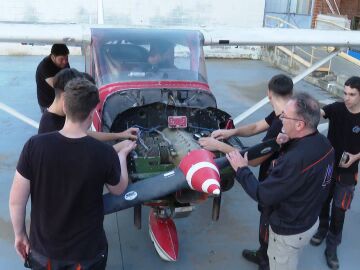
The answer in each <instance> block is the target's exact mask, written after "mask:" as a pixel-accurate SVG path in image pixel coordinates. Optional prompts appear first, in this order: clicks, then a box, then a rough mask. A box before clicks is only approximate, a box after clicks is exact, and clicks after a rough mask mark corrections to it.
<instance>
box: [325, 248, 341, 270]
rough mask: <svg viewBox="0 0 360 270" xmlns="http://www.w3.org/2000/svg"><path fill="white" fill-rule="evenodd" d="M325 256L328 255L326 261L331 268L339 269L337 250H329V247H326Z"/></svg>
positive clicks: (333, 269)
mask: <svg viewBox="0 0 360 270" xmlns="http://www.w3.org/2000/svg"><path fill="white" fill-rule="evenodd" d="M325 257H326V263H327V265H328V266H329V268H330V269H332V270H336V269H339V259H338V257H337V254H336V251H335V252H329V250H328V249H325Z"/></svg>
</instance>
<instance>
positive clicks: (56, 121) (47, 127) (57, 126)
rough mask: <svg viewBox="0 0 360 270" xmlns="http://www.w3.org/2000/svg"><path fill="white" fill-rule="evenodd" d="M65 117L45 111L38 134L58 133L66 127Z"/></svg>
mask: <svg viewBox="0 0 360 270" xmlns="http://www.w3.org/2000/svg"><path fill="white" fill-rule="evenodd" d="M65 119H66V117H65V116H62V115H58V114H55V113H52V112H49V111H48V110H45V111H44V113H43V115H42V116H41V119H40V124H39V130H38V134H42V133H47V132H52V131H58V130H61V129H62V128H63V127H64V124H65Z"/></svg>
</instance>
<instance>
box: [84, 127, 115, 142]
mask: <svg viewBox="0 0 360 270" xmlns="http://www.w3.org/2000/svg"><path fill="white" fill-rule="evenodd" d="M87 135H89V136H90V137H93V138H94V139H96V140H98V141H102V142H104V141H113V140H117V139H118V138H119V135H117V133H107V132H96V131H91V130H88V131H87Z"/></svg>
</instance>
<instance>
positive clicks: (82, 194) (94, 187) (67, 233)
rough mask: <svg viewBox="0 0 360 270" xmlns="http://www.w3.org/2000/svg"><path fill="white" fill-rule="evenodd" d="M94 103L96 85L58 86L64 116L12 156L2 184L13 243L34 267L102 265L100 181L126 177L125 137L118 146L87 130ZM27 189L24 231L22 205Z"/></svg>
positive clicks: (121, 181) (115, 187) (117, 186)
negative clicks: (9, 179)
mask: <svg viewBox="0 0 360 270" xmlns="http://www.w3.org/2000/svg"><path fill="white" fill-rule="evenodd" d="M98 102H99V93H98V89H97V88H96V86H94V85H93V84H92V83H90V82H89V81H87V80H85V79H74V80H72V81H71V82H69V83H68V85H67V86H66V91H65V96H64V108H65V111H66V122H65V125H64V127H63V128H62V129H61V130H60V131H56V132H51V133H46V134H40V135H36V136H33V137H31V138H30V139H29V140H28V141H27V142H26V144H25V146H24V148H23V151H22V153H21V155H20V158H19V161H18V164H17V168H16V173H15V176H14V181H13V185H12V188H11V191H10V201H9V206H10V215H11V220H12V223H13V228H14V233H15V248H16V251H17V252H18V254H19V255H20V256H21V257H22V258H23V259H24V260H25V259H27V258H28V260H29V261H30V263H31V264H32V267H33V268H34V269H65V268H66V269H105V267H106V260H107V240H106V236H105V232H104V228H103V219H104V214H103V210H104V209H103V199H102V194H103V187H104V185H106V187H107V188H108V189H109V191H110V192H111V193H113V194H121V193H122V192H123V191H124V190H125V189H126V187H127V184H128V173H127V167H126V157H127V155H128V153H129V152H130V151H131V150H132V149H134V148H135V146H136V144H135V142H131V141H127V143H126V145H124V147H123V148H122V149H121V151H120V152H119V153H116V152H115V150H114V149H113V148H112V147H111V146H109V145H106V144H104V143H102V142H99V141H97V140H95V139H94V138H91V137H89V136H87V134H86V131H87V130H88V128H89V126H90V125H91V120H92V116H93V113H94V111H95V107H96V105H97V104H98ZM29 195H30V196H31V225H30V238H28V234H27V232H26V229H25V209H26V204H27V201H28V198H29Z"/></svg>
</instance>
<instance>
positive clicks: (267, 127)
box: [199, 74, 293, 270]
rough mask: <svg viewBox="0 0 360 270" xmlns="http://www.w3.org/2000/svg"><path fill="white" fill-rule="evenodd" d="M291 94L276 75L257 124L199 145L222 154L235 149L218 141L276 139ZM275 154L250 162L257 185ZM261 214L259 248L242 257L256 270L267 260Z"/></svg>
mask: <svg viewBox="0 0 360 270" xmlns="http://www.w3.org/2000/svg"><path fill="white" fill-rule="evenodd" d="M292 93H293V81H292V80H291V78H289V77H288V76H286V75H283V74H278V75H275V76H273V77H272V78H271V80H270V81H269V83H268V91H267V95H268V97H269V100H270V104H271V106H272V107H273V111H272V112H271V113H270V114H269V115H268V116H267V117H265V119H262V120H260V121H258V122H256V123H252V124H248V125H245V126H241V127H238V128H235V129H219V130H216V131H214V132H213V133H212V134H211V137H208V138H200V139H199V144H200V145H201V146H202V147H203V148H205V149H207V150H209V151H214V150H217V151H221V152H224V153H229V152H231V151H234V150H235V149H234V148H233V147H232V146H230V145H227V144H225V143H223V142H221V141H219V140H220V139H227V138H229V137H231V136H241V137H249V136H253V135H256V134H258V133H261V132H264V131H266V135H265V137H264V138H263V141H266V140H270V139H274V138H276V136H277V135H278V134H279V133H280V131H281V128H282V123H281V120H280V119H279V115H280V114H281V112H282V111H283V110H284V107H285V105H286V103H287V102H288V101H289V99H290V97H291V96H292ZM277 154H278V153H274V154H271V155H266V156H264V157H262V158H259V159H257V160H255V161H251V165H252V166H257V165H259V164H261V165H260V169H259V178H258V179H259V181H263V180H264V179H265V178H266V176H267V173H268V169H269V167H270V164H271V162H272V160H274V159H275V158H277ZM258 209H259V211H260V222H259V243H260V247H259V248H258V249H256V250H251V249H244V250H243V252H242V255H243V257H244V258H245V259H246V260H248V261H250V262H253V263H256V264H258V265H259V270H266V269H268V268H269V259H268V256H267V248H268V240H269V239H268V237H269V216H270V213H271V208H269V207H264V206H262V205H261V204H259V205H258Z"/></svg>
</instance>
